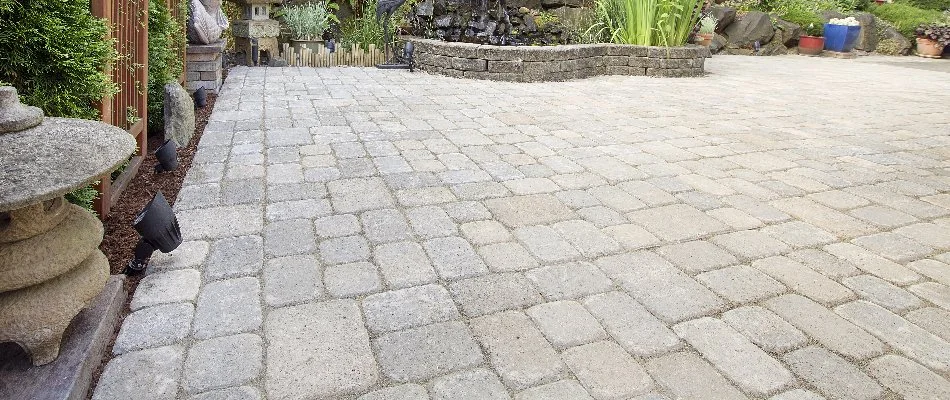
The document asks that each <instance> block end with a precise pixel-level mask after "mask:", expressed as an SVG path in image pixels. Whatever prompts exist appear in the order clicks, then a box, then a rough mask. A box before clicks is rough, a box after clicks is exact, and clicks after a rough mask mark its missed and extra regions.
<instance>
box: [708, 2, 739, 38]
mask: <svg viewBox="0 0 950 400" xmlns="http://www.w3.org/2000/svg"><path fill="white" fill-rule="evenodd" d="M708 11H709V14H710V15H712V16H713V17H716V19H717V20H719V22H718V23H716V32H719V33H722V32H723V31H725V30H726V28H727V27H729V25H732V23H733V22H735V20H736V9H735V8H732V7H726V6H712V7H709V10H708Z"/></svg>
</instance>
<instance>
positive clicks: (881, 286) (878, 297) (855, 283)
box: [841, 275, 924, 313]
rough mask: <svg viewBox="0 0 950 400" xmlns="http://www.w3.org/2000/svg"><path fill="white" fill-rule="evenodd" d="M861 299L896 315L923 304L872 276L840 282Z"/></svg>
mask: <svg viewBox="0 0 950 400" xmlns="http://www.w3.org/2000/svg"><path fill="white" fill-rule="evenodd" d="M841 283H843V284H844V285H845V286H847V287H849V288H851V289H852V290H854V291H855V292H857V293H858V295H860V296H861V297H863V298H865V299H866V300H869V301H871V302H873V303H875V304H877V305H879V306H882V307H884V308H887V309H888V310H891V311H893V312H896V313H904V312H905V311H908V310H912V309H915V308H920V307H923V306H924V302H923V301H921V300H920V299H919V298H917V296H914V295H913V294H911V293H910V292H908V291H906V290H904V289H901V288H900V287H898V286H895V285H892V284H890V283H889V282H887V281H885V280H883V279H881V278H878V277H876V276H873V275H858V276H852V277H849V278H844V279H842V280H841Z"/></svg>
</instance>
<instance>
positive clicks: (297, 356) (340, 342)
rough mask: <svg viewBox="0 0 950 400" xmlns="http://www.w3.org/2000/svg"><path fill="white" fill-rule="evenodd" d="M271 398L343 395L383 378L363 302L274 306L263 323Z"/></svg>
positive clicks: (265, 384) (359, 390)
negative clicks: (374, 353) (363, 312)
mask: <svg viewBox="0 0 950 400" xmlns="http://www.w3.org/2000/svg"><path fill="white" fill-rule="evenodd" d="M264 338H265V340H266V342H267V344H268V346H267V361H266V362H267V369H266V376H265V380H264V386H265V388H266V391H267V398H269V399H301V398H312V397H339V396H343V395H346V394H355V393H360V392H365V391H366V390H368V389H369V388H370V387H372V386H373V385H374V384H376V382H377V380H378V373H377V371H378V368H379V367H378V366H377V365H376V360H375V358H374V357H373V352H372V350H371V349H370V343H369V334H368V333H367V332H366V328H365V327H364V326H363V318H362V316H361V315H360V310H359V307H358V306H357V304H356V302H355V301H352V300H334V301H328V302H325V303H315V304H303V305H299V306H292V307H284V308H279V309H277V310H273V311H271V312H270V313H269V314H268V315H267V321H266V322H265V324H264Z"/></svg>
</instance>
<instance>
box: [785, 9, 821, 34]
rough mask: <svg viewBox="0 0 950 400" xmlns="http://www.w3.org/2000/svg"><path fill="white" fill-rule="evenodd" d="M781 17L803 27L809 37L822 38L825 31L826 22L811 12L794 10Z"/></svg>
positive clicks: (787, 11)
mask: <svg viewBox="0 0 950 400" xmlns="http://www.w3.org/2000/svg"><path fill="white" fill-rule="evenodd" d="M780 17H781V18H782V19H783V20H785V21H788V22H791V23H794V24H798V25H799V26H801V27H802V29H803V30H804V31H805V34H806V35H808V36H821V35H822V33H823V32H824V30H825V24H824V23H825V21H824V20H823V19H822V18H821V16H820V15H818V13H816V12H814V11H811V10H807V9H803V8H793V9H789V10H786V11H785V13H784V14H781V16H780Z"/></svg>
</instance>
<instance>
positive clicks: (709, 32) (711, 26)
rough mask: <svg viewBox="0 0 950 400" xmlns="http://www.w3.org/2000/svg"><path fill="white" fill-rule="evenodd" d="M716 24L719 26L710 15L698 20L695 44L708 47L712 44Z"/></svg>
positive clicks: (716, 20) (717, 21)
mask: <svg viewBox="0 0 950 400" xmlns="http://www.w3.org/2000/svg"><path fill="white" fill-rule="evenodd" d="M717 24H719V20H718V19H716V17H714V16H712V15H707V16H705V17H703V19H701V20H699V35H698V38H699V40H698V41H697V42H696V44H698V45H700V46H709V45H710V44H711V43H712V40H713V35H714V32H715V31H716V25H717Z"/></svg>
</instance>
